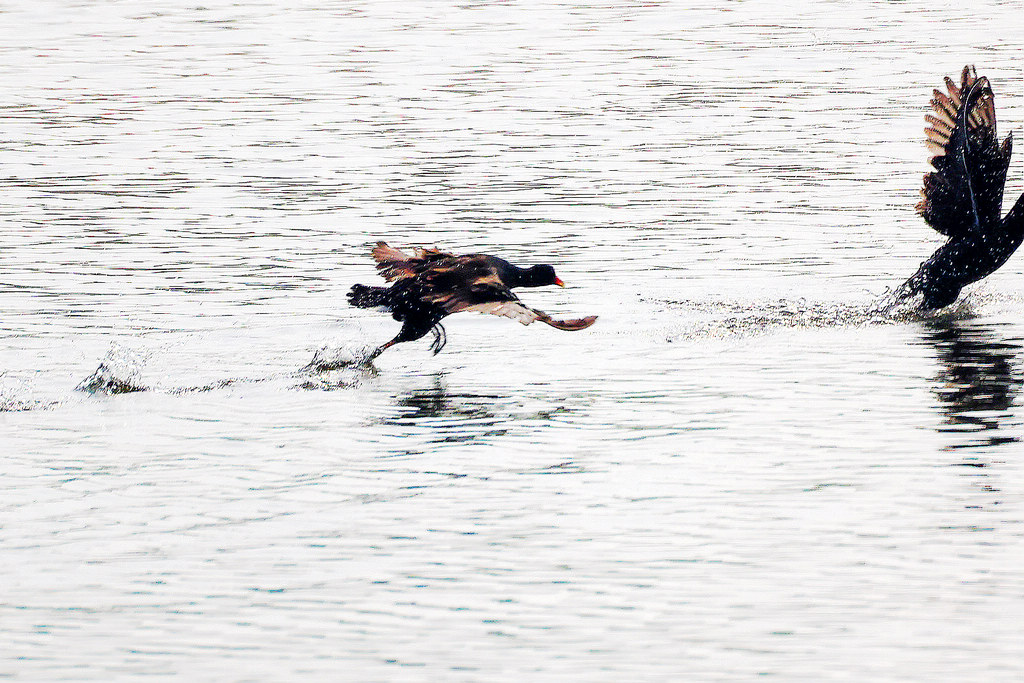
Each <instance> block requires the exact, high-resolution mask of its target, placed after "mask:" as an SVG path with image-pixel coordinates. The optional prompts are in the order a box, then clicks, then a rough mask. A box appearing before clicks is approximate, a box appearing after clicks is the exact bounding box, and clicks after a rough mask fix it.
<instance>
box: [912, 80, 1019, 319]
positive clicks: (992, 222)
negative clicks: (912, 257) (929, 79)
mask: <svg viewBox="0 0 1024 683" xmlns="http://www.w3.org/2000/svg"><path fill="white" fill-rule="evenodd" d="M925 120H926V121H927V122H928V126H927V128H925V134H926V135H927V136H928V140H927V144H928V149H929V150H931V151H932V152H933V153H934V154H935V156H933V157H932V159H931V164H932V166H933V167H934V168H935V170H934V171H931V172H929V173H927V174H925V177H924V187H923V188H922V190H921V196H922V199H921V201H920V203H918V205H917V212H918V213H919V214H920V215H921V217H922V218H924V220H925V221H926V222H927V223H928V225H930V226H932V227H933V228H934V229H935V230H937V231H939V232H940V233H942V234H943V235H945V236H946V237H948V238H949V240H948V241H947V242H946V243H945V244H944V245H942V246H941V247H939V249H938V250H937V251H936V252H935V253H934V254H932V256H931V258H929V259H928V260H927V261H925V262H924V263H922V264H921V267H920V268H918V269H917V272H916V273H914V275H913V276H912V277H911V278H910V279H909V280H907V281H906V282H904V283H903V284H902V285H901V286H900V287H899V288H898V289H897V290H896V292H895V293H894V294H895V296H896V298H895V301H897V302H899V301H904V300H907V299H909V298H911V297H913V296H915V295H917V294H921V295H923V299H922V302H921V308H922V309H923V310H926V311H927V310H934V309H937V308H942V307H944V306H949V305H950V304H952V303H953V302H954V301H956V298H957V296H958V295H959V294H960V290H961V289H962V288H963V287H964V286H965V285H968V284H970V283H972V282H977V281H978V280H980V279H982V278H983V277H985V276H987V275H991V274H992V273H993V272H995V270H996V269H997V268H999V267H1000V266H1002V265H1003V264H1004V263H1006V261H1007V259H1009V258H1010V256H1011V255H1012V254H1013V252H1014V251H1015V250H1016V249H1017V247H1019V246H1020V244H1021V241H1024V195H1022V196H1021V197H1020V198H1019V199H1017V202H1016V203H1015V204H1014V205H1013V208H1011V209H1010V212H1009V213H1007V214H1006V216H1005V217H1003V218H1000V215H1001V211H1002V203H1003V186H1004V185H1005V183H1006V169H1007V167H1008V166H1009V164H1010V150H1011V147H1012V144H1013V143H1012V136H1009V135H1008V136H1007V137H1006V139H1005V140H1003V142H1002V143H1000V142H999V139H998V136H997V135H996V106H995V96H994V95H993V93H992V86H991V85H990V84H989V82H988V79H987V78H984V77H982V78H978V76H977V74H976V73H975V71H974V67H973V66H965V67H964V70H963V73H962V74H961V76H960V85H959V86H957V85H956V83H954V82H953V81H952V79H950V78H946V92H945V93H944V92H942V91H940V90H935V91H934V97H933V98H932V113H931V114H929V115H928V116H926V117H925Z"/></svg>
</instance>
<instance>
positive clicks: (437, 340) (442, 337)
mask: <svg viewBox="0 0 1024 683" xmlns="http://www.w3.org/2000/svg"><path fill="white" fill-rule="evenodd" d="M431 331H432V332H433V333H434V341H432V342H431V343H430V349H431V350H432V351H433V352H434V355H435V356H436V355H437V354H439V353H441V349H443V348H444V345H445V344H447V343H448V336H447V335H446V334H445V331H444V326H443V325H442V324H441V323H435V324H434V327H433V328H431Z"/></svg>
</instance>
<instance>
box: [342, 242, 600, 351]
mask: <svg viewBox="0 0 1024 683" xmlns="http://www.w3.org/2000/svg"><path fill="white" fill-rule="evenodd" d="M372 254H373V258H374V260H375V261H376V262H377V270H378V272H380V274H381V275H382V276H384V279H385V280H387V281H388V282H392V283H394V284H392V285H391V286H390V287H367V286H366V285H353V286H352V290H351V291H350V292H349V293H348V300H349V303H350V304H352V305H353V306H358V307H359V308H376V307H383V308H384V309H385V310H387V311H390V312H391V316H392V317H393V318H394V319H395V320H398V321H400V322H401V323H402V329H401V331H400V332H399V333H398V336H396V337H395V338H394V339H392V340H391V341H389V342H387V343H386V344H383V345H381V346H379V347H377V348H376V349H375V350H374V351H373V353H371V354H370V355H369V356H368V357H367V358H366V361H364V362H369V361H371V360H373V359H374V358H376V357H377V356H379V355H380V354H381V353H383V352H384V351H385V350H387V349H388V348H390V347H392V346H394V345H395V344H399V343H401V342H407V341H414V340H416V339H419V338H421V337H423V336H425V335H426V334H427V332H431V331H432V332H433V333H434V341H433V343H432V344H431V346H430V348H431V349H433V351H434V353H435V354H436V353H438V352H440V351H441V349H442V348H443V347H444V345H445V333H444V328H443V327H442V326H441V319H442V318H444V317H445V316H448V315H451V314H452V313H459V312H461V311H478V312H480V313H490V314H491V315H501V316H505V317H507V318H512V319H513V320H516V321H518V322H521V323H522V324H524V325H529V324H530V323H532V322H534V321H535V320H539V321H541V322H542V323H546V324H548V325H551V326H552V327H554V328H557V329H559V330H583V329H586V328H588V327H590V326H591V325H593V324H594V321H595V320H597V316H593V315H592V316H588V317H586V318H579V319H577V320H554V319H553V318H551V316H549V315H548V314H546V313H544V312H542V311H538V310H536V309H533V308H530V307H529V306H526V305H525V304H523V302H521V301H520V300H519V298H518V297H517V296H516V295H515V294H513V293H512V288H514V287H543V286H545V285H559V286H560V287H564V286H565V284H564V283H563V282H562V281H561V280H559V279H558V277H557V276H556V275H555V269H554V268H552V267H551V266H533V267H531V268H519V267H517V266H514V265H512V264H511V263H509V262H508V261H505V260H503V259H500V258H497V257H495V256H488V255H486V254H466V255H464V256H455V255H453V254H449V253H446V252H443V251H438V250H437V249H416V250H415V254H414V255H412V256H410V255H409V254H406V253H405V252H402V251H399V250H398V249H394V248H392V247H389V246H388V245H387V244H385V243H384V242H377V246H376V247H374V249H373V252H372Z"/></svg>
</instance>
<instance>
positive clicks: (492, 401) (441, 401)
mask: <svg viewBox="0 0 1024 683" xmlns="http://www.w3.org/2000/svg"><path fill="white" fill-rule="evenodd" d="M396 399H397V400H396V405H395V407H396V408H397V411H396V413H395V414H394V415H392V416H390V417H386V418H384V419H383V420H381V422H382V423H383V424H385V425H391V426H397V427H424V426H427V425H429V426H430V429H431V432H432V434H433V436H432V438H431V439H430V441H431V442H435V443H453V442H454V443H458V442H465V441H475V440H477V439H480V438H483V437H488V436H501V435H504V434H505V433H506V432H507V431H508V430H507V428H506V427H505V426H502V425H507V423H508V420H507V418H506V417H505V416H499V415H498V414H497V413H496V412H495V410H494V408H495V406H496V405H498V404H499V402H500V401H501V397H500V396H484V395H477V394H452V393H449V391H448V387H447V385H446V384H445V381H444V379H443V376H442V375H441V374H437V375H435V376H434V381H433V386H430V387H425V388H419V389H414V390H412V391H409V392H407V393H403V394H401V395H399V396H397V397H396Z"/></svg>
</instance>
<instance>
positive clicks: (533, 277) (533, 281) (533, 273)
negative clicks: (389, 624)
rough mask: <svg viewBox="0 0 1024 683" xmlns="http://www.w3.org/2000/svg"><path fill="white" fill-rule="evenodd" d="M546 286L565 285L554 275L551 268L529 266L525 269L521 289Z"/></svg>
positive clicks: (546, 266) (553, 270)
mask: <svg viewBox="0 0 1024 683" xmlns="http://www.w3.org/2000/svg"><path fill="white" fill-rule="evenodd" d="M547 285H558V286H559V287H565V283H564V282H562V281H561V280H560V279H559V278H558V276H557V275H555V269H554V268H552V267H551V266H548V265H543V266H531V267H530V268H527V269H526V273H525V277H524V278H523V284H522V286H523V287H545V286H547Z"/></svg>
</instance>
